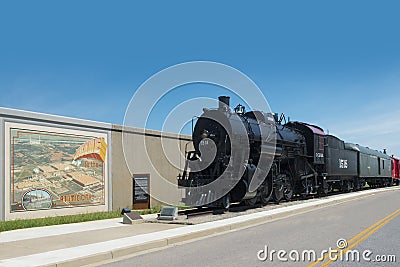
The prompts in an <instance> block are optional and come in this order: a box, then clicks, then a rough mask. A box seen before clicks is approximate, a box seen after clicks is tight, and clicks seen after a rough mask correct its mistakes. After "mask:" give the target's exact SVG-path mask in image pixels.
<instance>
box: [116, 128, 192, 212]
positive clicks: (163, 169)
mask: <svg viewBox="0 0 400 267" xmlns="http://www.w3.org/2000/svg"><path fill="white" fill-rule="evenodd" d="M123 139H124V142H123ZM111 140H112V141H111V143H112V152H111V153H112V154H111V168H112V177H111V180H112V188H113V189H112V207H113V210H118V209H120V208H124V207H132V204H133V203H132V202H133V201H132V198H133V175H135V174H150V196H151V198H150V206H152V207H153V206H157V205H165V204H176V203H177V202H180V200H181V198H182V196H183V195H182V194H183V192H181V191H179V190H178V186H177V179H176V177H177V175H178V173H180V172H181V171H180V170H179V168H183V167H184V164H185V161H184V160H185V159H184V156H185V146H186V144H187V143H189V146H188V147H189V149H190V148H191V147H192V146H191V143H190V136H185V135H176V134H171V133H162V137H161V132H158V131H152V130H143V129H135V128H124V131H122V127H121V126H120V125H113V129H112V132H111ZM123 144H124V146H123ZM124 149H125V150H124ZM124 151H125V154H126V156H127V158H126V159H127V162H126V161H125V154H124ZM181 173H182V172H181ZM177 191H179V192H177ZM160 196H161V199H160Z"/></svg>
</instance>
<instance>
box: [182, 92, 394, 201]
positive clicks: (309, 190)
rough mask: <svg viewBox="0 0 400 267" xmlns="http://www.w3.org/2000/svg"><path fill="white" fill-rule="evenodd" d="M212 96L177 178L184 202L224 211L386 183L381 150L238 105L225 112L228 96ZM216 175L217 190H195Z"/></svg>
mask: <svg viewBox="0 0 400 267" xmlns="http://www.w3.org/2000/svg"><path fill="white" fill-rule="evenodd" d="M219 101H220V102H219V107H218V108H217V109H206V108H205V109H204V113H203V114H202V115H201V116H200V117H199V118H198V120H197V122H196V125H195V127H194V131H193V134H192V140H193V146H194V151H189V152H187V160H186V164H185V170H184V172H183V175H182V176H179V177H180V179H178V185H179V186H183V187H185V189H186V195H185V198H184V199H183V201H184V202H185V204H187V205H189V206H223V207H224V208H228V207H229V205H230V203H231V202H244V203H246V204H247V205H254V204H255V203H257V202H261V203H262V204H266V203H267V202H268V201H269V200H270V199H271V198H272V199H273V200H274V201H275V202H277V203H279V201H281V200H282V199H285V200H290V199H291V198H292V197H293V196H294V195H301V196H307V195H313V194H322V195H324V194H327V193H329V192H331V191H333V190H340V191H342V192H348V191H350V190H359V189H361V188H362V187H364V186H365V184H366V183H368V184H369V185H370V186H387V185H389V184H391V182H392V172H391V170H392V167H391V164H392V163H391V162H392V161H395V159H391V158H390V157H389V156H387V155H386V154H385V153H381V152H378V151H375V150H372V149H369V148H366V147H362V146H359V145H355V144H350V143H345V142H344V141H343V140H340V139H339V138H337V137H335V136H332V135H327V134H325V133H324V131H323V130H322V129H321V128H320V127H318V126H315V125H310V124H307V123H303V122H290V121H289V122H286V119H285V116H284V115H283V114H282V116H281V117H280V118H279V117H278V115H277V114H272V113H264V112H262V111H250V112H245V110H244V107H243V106H242V105H240V104H239V105H238V106H236V108H234V110H233V111H232V110H231V109H230V107H229V97H227V96H222V97H219ZM244 140H247V141H244ZM246 146H248V147H249V150H248V151H247V150H246V149H245V147H246ZM233 159H234V160H233ZM265 159H267V160H265ZM222 176H224V177H223V180H225V183H224V184H223V185H224V186H222V188H221V187H216V188H214V187H209V188H208V189H207V191H204V190H203V189H202V188H201V187H202V186H205V185H212V184H213V182H215V181H216V180H218V179H220V178H221V177H222ZM258 180H260V181H261V182H259V183H256V184H257V187H256V188H252V187H251V185H252V184H254V183H252V182H254V181H258ZM218 190H219V191H218ZM216 197H218V198H216Z"/></svg>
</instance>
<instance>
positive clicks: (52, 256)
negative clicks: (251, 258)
mask: <svg viewBox="0 0 400 267" xmlns="http://www.w3.org/2000/svg"><path fill="white" fill-rule="evenodd" d="M395 190H400V187H399V186H396V187H390V188H381V189H371V190H368V191H360V192H353V193H349V194H345V195H337V196H332V197H329V198H326V199H317V200H314V201H310V202H306V203H300V204H296V205H292V206H288V207H282V208H277V209H273V210H268V211H261V212H256V213H252V214H246V215H241V216H237V217H232V218H228V219H222V220H218V221H213V222H207V223H203V224H198V225H189V226H185V227H182V228H176V229H170V230H164V231H160V232H157V233H150V234H143V235H140V236H134V237H128V238H121V239H116V240H110V241H106V242H101V243H96V244H90V245H85V246H79V247H75V248H68V249H61V250H55V251H50V252H46V253H39V254H34V255H29V256H25V257H20V258H14V259H6V260H2V261H0V266H3V265H4V266H63V267H64V266H82V265H89V264H95V263H100V262H105V261H111V260H116V259H118V258H122V257H126V256H129V255H132V254H135V253H140V252H144V251H147V250H151V249H160V248H163V247H167V246H169V245H173V244H178V243H182V242H187V241H189V240H194V239H198V238H204V237H207V236H210V235H215V234H220V233H226V232H229V231H232V230H237V229H243V228H248V227H251V226H255V225H258V224H263V223H267V222H270V221H272V220H276V219H281V218H285V217H289V216H293V215H296V214H300V213H305V212H309V211H314V210H316V209H319V208H323V207H327V206H331V205H336V204H339V203H343V202H347V201H351V200H354V199H359V198H361V197H366V196H368V195H373V194H376V193H383V192H388V191H395ZM68 257H70V258H68ZM67 258H68V259H67ZM44 259H45V260H46V259H47V262H44V261H43V260H44Z"/></svg>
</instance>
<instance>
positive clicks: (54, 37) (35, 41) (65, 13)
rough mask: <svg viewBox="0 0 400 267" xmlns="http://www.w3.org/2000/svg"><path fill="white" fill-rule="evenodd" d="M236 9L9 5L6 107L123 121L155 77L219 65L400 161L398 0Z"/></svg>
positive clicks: (5, 10)
mask: <svg viewBox="0 0 400 267" xmlns="http://www.w3.org/2000/svg"><path fill="white" fill-rule="evenodd" d="M232 2H233V1H198V2H196V3H189V1H158V2H156V1H140V2H139V1H137V2H135V1H18V3H17V2H15V1H9V3H5V1H3V2H1V3H0V38H1V39H0V93H1V96H0V106H2V107H10V108H16V109H23V110H31V111H38V112H44V113H50V114H57V115H64V116H70V117H77V118H83V119H90V120H96V121H104V122H111V123H117V124H121V123H122V121H123V116H124V113H125V109H126V107H127V105H128V103H129V100H130V98H131V97H132V95H133V93H134V92H135V90H136V89H137V88H138V87H139V86H140V85H141V84H142V83H143V82H144V81H145V80H146V79H148V78H149V77H150V76H151V75H153V74H155V73H156V72H158V71H160V70H162V69H164V68H166V67H169V66H171V65H174V64H178V63H182V62H187V61H194V60H207V61H216V62H221V63H224V64H227V65H230V66H232V67H234V68H237V69H239V70H240V71H242V72H244V73H245V74H246V75H248V76H249V77H250V78H251V79H252V80H253V81H255V82H256V83H257V85H258V86H259V87H260V88H261V90H262V91H263V93H264V94H265V96H266V98H267V99H268V101H269V104H270V106H271V108H272V110H273V111H275V112H285V113H286V114H287V115H288V116H290V117H291V118H292V119H293V120H301V121H306V122H311V123H315V124H318V125H321V126H322V127H323V128H324V129H325V130H326V129H329V132H330V133H332V134H336V135H338V136H339V137H341V138H343V139H345V140H348V141H352V142H357V143H360V144H363V145H367V146H371V147H374V148H376V149H382V148H384V147H385V148H388V150H389V153H395V154H397V155H399V156H400V143H399V142H398V137H399V136H400V106H399V104H398V103H399V89H400V86H399V85H400V78H399V77H400V34H399V26H400V16H398V12H399V10H400V3H398V1H253V2H244V1H243V2H242V3H232ZM197 87H198V88H200V86H197ZM207 88H208V89H207ZM201 90H203V91H202V94H203V95H207V96H210V97H215V96H216V95H217V94H218V93H219V91H218V90H216V89H215V88H213V87H206V86H204V87H201ZM234 104H237V103H234ZM164 106H165V107H167V106H168V103H164ZM154 125H155V126H154V128H157V126H156V125H157V124H154Z"/></svg>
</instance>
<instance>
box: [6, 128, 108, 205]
mask: <svg viewBox="0 0 400 267" xmlns="http://www.w3.org/2000/svg"><path fill="white" fill-rule="evenodd" d="M10 143H11V144H10V147H11V151H10V152H11V155H10V159H11V188H10V190H11V212H15V211H26V210H38V209H50V208H63V207H75V206H87V205H103V204H104V202H105V193H104V192H105V190H104V185H105V182H104V181H105V177H104V173H105V169H104V162H105V158H106V151H107V144H106V141H105V140H104V138H98V137H93V136H80V135H72V134H61V133H51V132H41V131H35V130H27V129H17V128H11V129H10Z"/></svg>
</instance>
